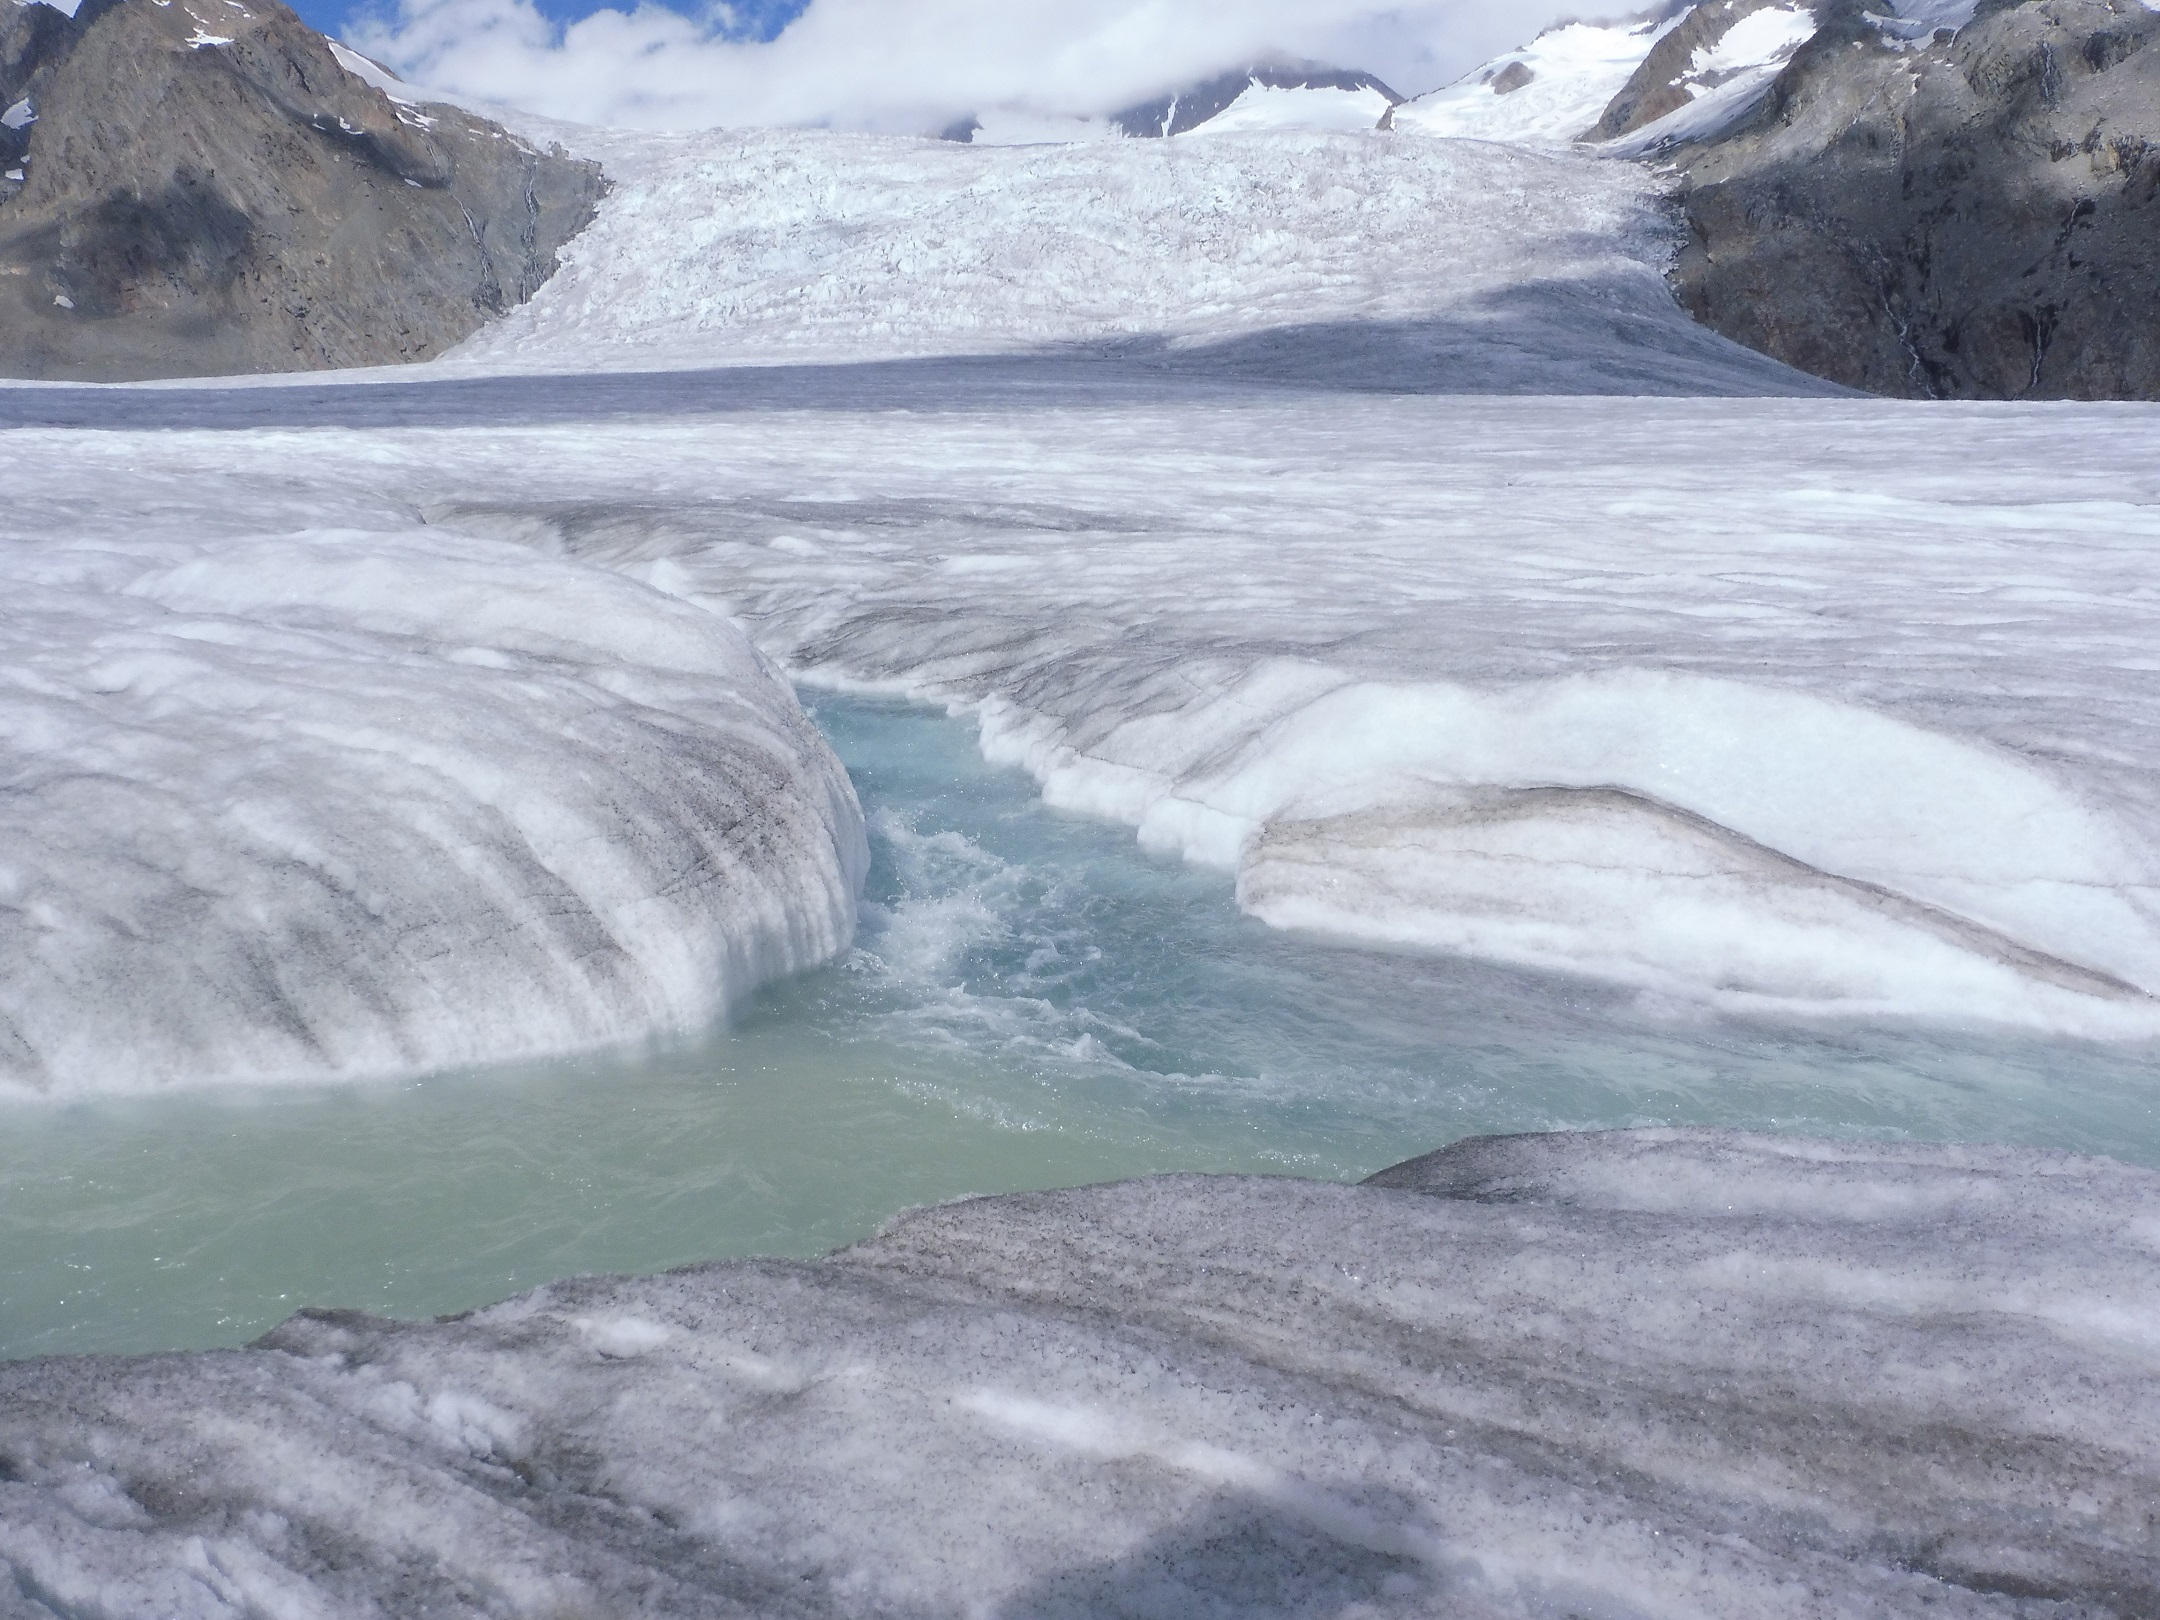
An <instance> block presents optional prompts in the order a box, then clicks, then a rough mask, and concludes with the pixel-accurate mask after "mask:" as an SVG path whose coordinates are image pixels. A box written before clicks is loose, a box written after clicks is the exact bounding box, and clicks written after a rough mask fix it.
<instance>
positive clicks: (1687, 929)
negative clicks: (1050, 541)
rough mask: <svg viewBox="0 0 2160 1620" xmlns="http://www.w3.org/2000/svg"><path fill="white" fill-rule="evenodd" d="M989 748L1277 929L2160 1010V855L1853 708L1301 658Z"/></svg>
mask: <svg viewBox="0 0 2160 1620" xmlns="http://www.w3.org/2000/svg"><path fill="white" fill-rule="evenodd" d="M984 735H985V740H986V746H987V747H988V748H989V749H990V750H991V752H992V753H993V755H996V756H1001V757H1005V758H1009V759H1014V760H1017V761H1021V762H1023V763H1026V764H1027V765H1028V766H1029V768H1030V769H1032V770H1033V771H1034V772H1035V774H1036V775H1037V776H1038V777H1039V778H1040V779H1041V780H1042V781H1043V782H1044V786H1045V792H1046V796H1047V797H1049V798H1050V799H1051V800H1052V801H1053V802H1056V803H1059V804H1062V805H1065V806H1067V807H1069V808H1074V809H1084V810H1091V811H1094V812H1096V813H1100V814H1108V815H1112V816H1116V817H1119V818H1121V819H1123V820H1127V821H1130V822H1132V823H1134V824H1135V825H1136V826H1137V827H1138V828H1139V832H1140V838H1141V841H1142V842H1143V843H1145V844H1148V845H1150V846H1151V847H1154V848H1158V849H1162V850H1166V851H1172V852H1175V853H1178V854H1182V855H1184V856H1185V857H1187V858H1188V859H1194V860H1199V861H1203V862H1207V863H1210V864H1214V865H1219V866H1225V867H1230V868H1233V869H1235V870H1236V872H1237V874H1238V900H1239V904H1240V905H1241V906H1243V907H1244V908H1245V909H1246V910H1247V911H1250V912H1252V913H1253V914H1254V915H1256V916H1258V917H1260V918H1261V919H1262V920H1263V921H1266V922H1269V923H1272V924H1275V925H1276V926H1279V927H1297V928H1311V929H1317V930H1322V931H1325V932H1330V933H1335V934H1339V935H1343V936H1346V937H1350V938H1356V939H1359V940H1363V941H1366V942H1369V943H1382V944H1393V945H1407V946H1415V947H1425V948H1432V949H1439V950H1447V951H1460V952H1465V953H1467V954H1471V955H1476V956H1482V957H1486V958H1489V959H1494V960H1500V961H1510V962H1517V963H1522V964H1526V965H1530V966H1535V967H1544V968H1557V969H1561V970H1564V971H1572V972H1584V973H1590V974H1594V975H1596V976H1598V977H1601V978H1605V979H1609V980H1615V981H1618V982H1621V983H1626V984H1634V985H1638V986H1640V987H1642V988H1644V989H1646V990H1651V991H1656V992H1660V993H1670V994H1679V995H1684V996H1694V995H1701V994H1705V993H1708V994H1710V995H1713V996H1715V997H1717V998H1718V999H1720V1000H1722V1001H1725V1002H1727V1003H1728V1004H1736V1005H1740V1006H1753V1007H1775V1008H1777V1009H1779V1010H1782V1011H1788V1012H1790V1011H1837V1012H1864V1013H1870V1014H1887V1015H1917V1016H1922V1017H1951V1018H1958V1017H1971V1016H1975V1015H1978V1016H1983V1017H1986V1018H1989V1019H1990V1020H1993V1021H1998V1022H2003V1023H2013V1024H2022V1025H2028V1026H2033V1027H2041V1028H2054V1029H2071V1030H2077V1031H2080V1032H2083V1033H2087V1034H2092V1035H2100V1036H2146V1035H2150V1034H2151V1033H2152V1032H2153V1031H2154V1029H2155V1028H2156V1027H2160V1000H2156V998H2155V992H2156V991H2160V879H2156V877H2155V874H2154V871H2153V868H2152V858H2151V855H2150V852H2149V851H2148V850H2146V849H2145V848H2144V847H2143V846H2142V845H2141V844H2140V843H2139V842H2138V841H2137V840H2136V839H2134V838H2133V837H2131V836H2130V834H2129V833H2128V831H2127V829H2125V828H2124V827H2123V826H2121V825H2120V824H2119V823H2118V822H2117V821H2116V820H2114V819H2113V818H2112V817H2109V816H2107V815H2105V814H2103V813H2101V812H2100V811H2098V810H2096V809H2094V808H2092V807H2091V806H2088V805H2087V804H2085V803H2083V802H2081V800H2080V799H2079V798H2078V796H2077V795H2076V794H2075V793H2074V792H2072V791H2070V790H2069V789H2068V788H2067V787H2066V786H2065V785H2064V784H2063V783H2061V782H2059V781H2057V780H2056V779H2055V778H2054V777H2052V776H2051V775H2049V774H2048V773H2046V772H2044V771H2042V770H2041V769H2039V768H2037V767H2036V766H2034V765H2033V764H2031V763H2029V762H2027V761H2025V760H2022V759H2019V758H2017V757H2015V756H2013V755H2011V754H2010V753H2008V752H2006V751H2004V750H2000V749H1996V748H1991V747H1988V746H1986V745H1984V744H1980V743H1976V742H1973V741H1968V740H1965V739H1961V738H1956V737H1951V736H1947V735H1944V734H1941V733H1938V732H1934V731H1930V730H1927V729H1925V728H1922V727H1919V726H1915V725H1913V724H1911V723H1909V722H1907V721H1904V720H1901V719H1898V718H1895V717H1893V716H1889V715H1885V714H1879V713H1876V712H1874V711H1872V710H1868V709H1864V708H1861V707H1858V706H1856V705H1853V704H1849V703H1842V702H1836V701H1832V700H1829V699H1826V698H1822V697H1818V696H1815V695H1811V694H1808V693H1804V692H1795V691H1791V690H1784V689H1779V688H1773V687H1765V686H1757V685H1754V684H1752V683H1748V682H1741V681H1733V680H1727V679H1722V678H1713V677H1707V676H1699V675H1689V674H1680V673H1676V672H1670V671H1657V670H1626V669H1623V670H1611V671H1603V672H1600V673H1597V674H1591V675H1580V676H1569V677H1562V678H1558V679H1552V680H1544V681H1531V682H1524V683H1521V684H1519V685H1515V686H1510V687H1496V688H1485V687H1473V686H1468V685H1459V684H1455V683H1449V682H1407V681H1406V682H1389V681H1372V680H1357V679H1352V678H1350V677H1348V676H1346V675H1344V674H1343V673H1341V672H1340V671H1337V670H1334V669H1331V668H1329V667H1327V666H1324V665H1319V664H1314V663H1308V662H1305V661H1302V660H1294V659H1280V660H1270V661H1263V662H1262V663H1260V664H1258V665H1256V666H1255V667H1253V668H1252V669H1251V670H1249V671H1247V672H1245V673H1244V674H1243V675H1241V676H1238V677H1236V678H1233V679H1231V680H1228V681H1227V682H1225V683H1224V684H1223V685H1222V686H1221V687H1220V688H1219V689H1218V690H1215V691H1213V692H1209V693H1207V694H1206V695H1205V696H1203V697H1201V698H1199V699H1196V700H1195V701H1193V702H1191V703H1189V704H1188V705H1186V706H1184V707H1181V708H1169V709H1164V710H1162V711H1161V712H1157V713H1149V714H1143V715H1140V716H1137V717H1134V718H1131V719H1126V720H1123V721H1121V722H1119V723H1117V724H1115V725H1113V726H1110V727H1107V728H1104V729H1103V731H1102V733H1101V734H1100V735H1096V736H1092V737H1090V738H1088V739H1086V740H1085V743H1084V745H1076V744H1075V742H1074V741H1072V740H1071V739H1070V737H1069V734H1068V732H1067V730H1066V728H1064V727H1061V726H1059V725H1057V724H1055V723H1052V722H1047V721H1045V720H1044V719H1042V718H1041V717H1039V716H1036V717H1029V716H1027V715H1025V714H1023V713H1021V712H1020V711H1018V710H1016V709H1013V708H1012V707H1011V706H1010V705H1004V706H999V705H997V704H994V703H993V704H991V705H988V706H986V711H985V725H984Z"/></svg>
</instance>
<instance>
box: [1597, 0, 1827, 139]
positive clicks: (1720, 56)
mask: <svg viewBox="0 0 2160 1620" xmlns="http://www.w3.org/2000/svg"><path fill="white" fill-rule="evenodd" d="M1816 27H1817V19H1816V16H1815V13H1814V11H1813V10H1811V9H1810V8H1808V7H1806V6H1767V7H1765V8H1764V9H1762V10H1761V11H1753V12H1750V13H1748V15H1746V16H1745V17H1742V18H1741V19H1740V20H1739V21H1738V22H1736V23H1734V24H1733V25H1732V27H1731V28H1729V29H1727V30H1726V31H1725V33H1724V34H1723V35H1722V36H1721V37H1720V38H1719V39H1718V41H1717V42H1716V43H1715V44H1713V45H1705V46H1703V47H1701V48H1700V49H1698V50H1697V51H1696V52H1695V55H1694V58H1693V59H1692V60H1691V61H1690V63H1689V65H1688V68H1687V70H1686V71H1685V72H1684V73H1683V74H1682V75H1681V76H1680V77H1679V78H1678V79H1677V80H1675V81H1674V83H1675V85H1676V87H1677V88H1679V89H1683V90H1685V91H1686V92H1687V94H1688V102H1687V105H1686V106H1683V107H1677V108H1675V109H1674V110H1673V111H1671V112H1669V113H1667V114H1666V115H1665V116H1664V117H1662V118H1658V119H1655V120H1653V121H1652V122H1650V123H1648V124H1645V125H1644V126H1643V127H1642V128H1640V129H1638V130H1635V131H1633V132H1631V133H1630V134H1627V135H1624V136H1622V137H1621V138H1619V139H1618V140H1615V141H1610V142H1607V143H1605V145H1604V146H1603V148H1602V150H1603V151H1605V152H1606V153H1607V154H1608V155H1610V156H1614V157H1635V156H1640V155H1642V154H1644V153H1648V152H1654V151H1656V150H1657V149H1659V148H1660V147H1664V146H1670V145H1672V144H1674V143H1676V142H1680V141H1703V140H1714V139H1716V138H1717V137H1718V136H1719V135H1721V134H1723V133H1724V132H1725V131H1727V130H1728V129H1731V128H1732V127H1733V126H1734V125H1735V124H1737V123H1739V122H1740V120H1741V119H1743V118H1745V117H1746V116H1747V115H1748V114H1749V113H1750V112H1752V111H1753V110H1754V109H1755V107H1756V105H1757V104H1758V103H1759V102H1760V101H1761V100H1762V98H1763V97H1764V96H1765V95H1767V94H1768V93H1769V91H1770V86H1771V85H1772V83H1774V82H1775V81H1776V79H1777V76H1778V75H1779V74H1780V73H1782V72H1784V71H1785V64H1786V63H1787V62H1789V61H1790V60H1791V59H1792V55H1793V53H1794V52H1795V51H1797V50H1798V49H1799V48H1800V47H1801V46H1802V45H1805V44H1806V43H1807V42H1808V41H1809V40H1810V39H1812V38H1814V36H1815V31H1816Z"/></svg>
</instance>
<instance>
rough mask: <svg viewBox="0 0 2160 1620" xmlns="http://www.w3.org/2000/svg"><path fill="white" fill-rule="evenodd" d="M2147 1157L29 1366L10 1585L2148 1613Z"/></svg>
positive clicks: (1439, 1165) (303, 1329)
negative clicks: (2133, 1162) (2135, 1163)
mask: <svg viewBox="0 0 2160 1620" xmlns="http://www.w3.org/2000/svg"><path fill="white" fill-rule="evenodd" d="M2156 1249H2160V1176H2156V1175H2155V1173H2154V1172H2152V1171H2150V1170H2139V1169H2131V1168H2128V1167H2126V1166H2122V1165H2117V1164H2112V1163H2109V1162H2107V1161H2104V1160H2093V1159H2078V1158H2073V1157H2070V1156H2067V1155H2061V1154H2047V1153H2042V1152H2039V1151H2036V1150H2030V1149H2011V1148H1984V1147H1928V1146H1916V1145H1876V1146H1867V1145H1858V1144H1851V1143H1829V1142H1816V1141H1809V1140H1806V1139H1794V1138H1770V1137H1759V1136H1748V1135H1744V1134H1740V1133H1725V1132H1688V1131H1670V1130H1653V1131H1639V1132H1619V1133H1607V1134H1596V1133H1592V1134H1578V1135H1563V1136H1532V1137H1512V1138H1483V1139H1471V1140H1469V1141H1465V1142H1462V1143H1458V1144H1456V1145H1455V1146H1453V1147H1451V1148H1448V1149H1446V1150H1443V1151H1441V1152H1439V1153H1436V1154H1433V1155H1430V1156H1428V1157H1427V1158H1424V1159H1421V1160H1416V1161H1412V1162H1410V1163H1408V1164H1405V1165H1400V1166H1397V1167H1395V1168H1394V1169H1392V1170H1390V1171H1386V1172H1383V1173H1382V1174H1381V1175H1379V1176H1378V1177H1375V1178H1374V1182H1373V1183H1372V1184H1367V1185H1364V1186H1342V1185H1331V1184H1325V1183H1317V1182H1301V1181H1290V1180H1271V1179H1265V1178H1234V1177H1225V1178H1210V1177H1197V1176H1172V1177H1163V1178H1157V1179H1153V1180H1147V1181H1138V1182H1126V1183H1121V1184H1117V1185H1111V1186H1105V1187H1095V1188H1087V1189H1080V1190H1076V1191H1068V1192H1052V1193H1040V1194H1024V1195H1017V1196H1010V1197H1005V1198H995V1199H978V1200H971V1201H967V1202H962V1203H958V1204H951V1205H946V1206H942V1207H939V1208H935V1209H928V1210H921V1211H916V1212H913V1213H910V1214H907V1215H903V1216H901V1217H899V1218H898V1219H896V1220H895V1221H894V1222H893V1223H892V1224H891V1225H890V1226H889V1227H888V1228H887V1229H886V1230H885V1231H884V1232H883V1233H881V1234H880V1235H879V1236H878V1237H876V1238H874V1239H872V1240H871V1241H869V1242H866V1243H863V1244H860V1245H858V1246H856V1247H854V1248H851V1249H848V1250H844V1251H842V1252H840V1253H839V1254H837V1255H834V1256H832V1257H831V1258H829V1259H826V1260H823V1261H815V1262H782V1261H749V1262H737V1263H730V1264H724V1265H712V1266H701V1267H692V1268H690V1269H687V1270H684V1271H679V1272H673V1273H669V1274H666V1275H662V1276H657V1277H647V1278H584V1279H578V1280H574V1281H567V1282H561V1283H556V1284H553V1285H550V1286H548V1287H544V1288H541V1289H538V1290H536V1291H533V1292H530V1293H527V1294H525V1295H522V1296H520V1297H518V1298H515V1299H512V1300H508V1301H505V1302H504V1303H502V1304H500V1305H497V1306H493V1307H491V1308H489V1309H486V1310H481V1311H476V1312H472V1313H469V1314H466V1315H462V1316H457V1317H452V1318H447V1319H443V1320H439V1321H435V1322H430V1323H413V1324H402V1323H396V1322H390V1321H385V1320H382V1319H379V1318H371V1317H367V1316H364V1315H360V1314H358V1313H352V1312H337V1311H309V1312H303V1313H302V1314H300V1315H299V1316H296V1317H294V1318H293V1319H292V1320H291V1321H289V1322H287V1323H286V1324H284V1325H283V1326H282V1327H279V1328H278V1329H276V1330H275V1331H273V1332H271V1333H270V1334H268V1335H267V1336H265V1337H264V1338H263V1339H262V1340H261V1341H260V1342H259V1343H257V1344H256V1345H254V1346H252V1347H250V1348H248V1349H244V1350H233V1351H222V1352H214V1353H206V1354H198V1355H192V1356H164V1357H157V1356H152V1357H140V1358H135V1359H132V1360H124V1361H115V1360H101V1359H97V1358H75V1359H54V1360H46V1361H33V1362H19V1363H12V1364H5V1365H0V1465H4V1466H0V1567H4V1568H6V1569H8V1570H9V1571H10V1572H11V1573H12V1576H13V1579H12V1581H11V1582H9V1583H8V1584H6V1585H4V1586H0V1614H5V1615H7V1616H8V1617H9V1620H53V1617H55V1616H59V1615H78V1614H116V1615H117V1614H150V1613H155V1614H159V1615H165V1616H187V1617H190V1620H195V1617H201V1620H210V1617H214V1616H226V1615H231V1616H239V1615H255V1614H266V1613H268V1614H291V1615H332V1614H336V1615H367V1614H411V1613H416V1612H421V1611H423V1610H424V1611H426V1612H430V1613H436V1612H440V1613H446V1614H515V1615H525V1614H531V1615H559V1614H566V1613H625V1612H636V1613H641V1614H656V1615H668V1614H701V1615H707V1614H756V1615H780V1614H788V1615H806V1616H808V1615H864V1616H869V1615H919V1614H928V1613H939V1614H956V1613H966V1614H982V1615H996V1616H1012V1617H1021V1616H1029V1617H1037V1616H1056V1615H1101V1614H1136V1615H1137V1614H1147V1615H1157V1614H1181V1615H1189V1614H1208V1615H1215V1614H1221V1615H1229V1614H1238V1615H1284V1616H1289V1615H1306V1614H1316V1613H1328V1614H1359V1615H1393V1614H1404V1615H1409V1614H1430V1613H1434V1612H1444V1613H1448V1614H1452V1615H1467V1616H1496V1617H1497V1616H1547V1615H1556V1614H1600V1615H1602V1614H1613V1615H1647V1614H1659V1615H1703V1616H1710V1615H1732V1614H1739V1613H1745V1614H1749V1615H1760V1616H1795V1617H1799V1616H1807V1617H1816V1616H1829V1615H1838V1616H1854V1615H1893V1614H1914V1613H1922V1612H1924V1613H1928V1614H1937V1615H1950V1616H1968V1615H1969V1616H1983V1615H2005V1616H2008V1615H2040V1614H2050V1615H2091V1616H2102V1615H2124V1616H2127V1615H2130V1614H2137V1613H2149V1612H2151V1609H2152V1606H2153V1604H2154V1603H2155V1601H2156V1600H2160V1590H2156V1588H2155V1585H2154V1577H2153V1563H2152V1555H2151V1547H2150V1538H2151V1525H2150V1518H2151V1511H2150V1510H2151V1502H2152V1500H2153V1498H2154V1494H2155V1491H2156V1490H2160V1431H2156V1429H2155V1425H2154V1421H2153V1409H2152V1403H2151V1401H2150V1400H2149V1399H2148V1398H2147V1396H2148V1392H2149V1386H2150V1382H2151V1367H2152V1357H2153V1354H2154V1350H2155V1346H2156V1337H2155V1333H2156V1323H2155V1320H2154V1317H2153V1315H2152V1312H2151V1310H2150V1307H2149V1304H2148V1303H2146V1301H2147V1299H2148V1291H2147V1290H2146V1289H2145V1286H2144V1285H2145V1282H2146V1280H2147V1279H2149V1277H2150V1275H2151V1272H2152V1268H2153V1265H2154V1262H2155V1250H2156Z"/></svg>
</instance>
